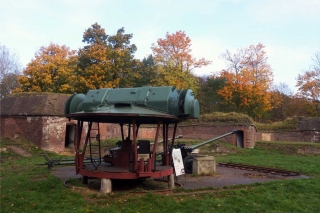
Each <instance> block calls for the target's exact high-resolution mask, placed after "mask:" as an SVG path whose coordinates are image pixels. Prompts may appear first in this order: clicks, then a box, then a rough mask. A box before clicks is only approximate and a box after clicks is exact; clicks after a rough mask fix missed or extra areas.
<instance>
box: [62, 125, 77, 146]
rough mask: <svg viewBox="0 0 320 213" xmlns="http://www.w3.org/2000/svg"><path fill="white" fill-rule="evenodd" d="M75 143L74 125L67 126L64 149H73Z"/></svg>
mask: <svg viewBox="0 0 320 213" xmlns="http://www.w3.org/2000/svg"><path fill="white" fill-rule="evenodd" d="M75 141H76V125H75V124H67V125H66V136H65V142H64V147H66V148H73V147H74V143H75Z"/></svg>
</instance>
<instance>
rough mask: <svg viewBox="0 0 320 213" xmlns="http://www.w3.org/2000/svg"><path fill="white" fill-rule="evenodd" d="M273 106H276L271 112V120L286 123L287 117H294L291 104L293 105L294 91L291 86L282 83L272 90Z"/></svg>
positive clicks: (274, 86)
mask: <svg viewBox="0 0 320 213" xmlns="http://www.w3.org/2000/svg"><path fill="white" fill-rule="evenodd" d="M270 92H271V105H272V106H275V107H273V108H272V110H271V111H270V120H272V121H279V120H281V121H284V120H285V119H286V118H287V117H289V116H292V114H291V111H292V110H291V107H290V106H291V104H292V103H293V101H292V100H293V91H292V90H291V89H290V88H289V86H288V85H287V84H286V83H284V82H280V83H279V84H275V85H273V87H272V88H271V91H270Z"/></svg>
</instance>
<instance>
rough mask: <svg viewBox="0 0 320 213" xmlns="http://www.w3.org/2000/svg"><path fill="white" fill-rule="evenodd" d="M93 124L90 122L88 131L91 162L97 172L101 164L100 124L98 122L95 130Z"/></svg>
mask: <svg viewBox="0 0 320 213" xmlns="http://www.w3.org/2000/svg"><path fill="white" fill-rule="evenodd" d="M92 124H93V122H89V129H88V136H89V138H88V139H89V151H90V161H91V164H92V165H93V167H94V168H95V170H97V169H98V167H99V166H100V164H101V144H100V141H101V140H100V129H99V123H98V122H96V127H95V128H92Z"/></svg>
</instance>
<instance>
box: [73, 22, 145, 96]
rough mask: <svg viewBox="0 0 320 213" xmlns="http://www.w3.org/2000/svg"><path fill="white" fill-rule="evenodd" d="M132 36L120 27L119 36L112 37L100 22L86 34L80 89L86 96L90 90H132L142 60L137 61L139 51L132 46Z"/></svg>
mask: <svg viewBox="0 0 320 213" xmlns="http://www.w3.org/2000/svg"><path fill="white" fill-rule="evenodd" d="M131 39H132V34H125V31H124V28H120V29H119V30H118V31H117V34H116V35H113V36H109V35H107V34H106V32H105V30H104V29H103V28H101V26H100V25H99V24H97V23H95V24H93V25H92V26H91V27H90V28H88V29H87V30H86V31H85V32H84V34H83V40H82V41H83V42H84V43H85V44H86V45H85V46H84V47H83V48H82V49H80V50H79V66H78V69H77V76H78V82H77V90H78V91H79V92H84V93H86V92H87V90H89V89H98V88H103V87H106V88H115V87H129V86H131V84H132V82H133V81H134V79H135V78H139V75H138V73H137V70H138V68H139V65H140V63H139V61H138V60H135V59H134V53H135V51H136V50H137V48H136V46H135V45H134V44H130V40H131Z"/></svg>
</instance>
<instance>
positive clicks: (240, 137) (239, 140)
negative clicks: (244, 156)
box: [236, 130, 244, 148]
mask: <svg viewBox="0 0 320 213" xmlns="http://www.w3.org/2000/svg"><path fill="white" fill-rule="evenodd" d="M236 140H237V147H240V148H244V145H243V131H241V130H239V131H237V133H236Z"/></svg>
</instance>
